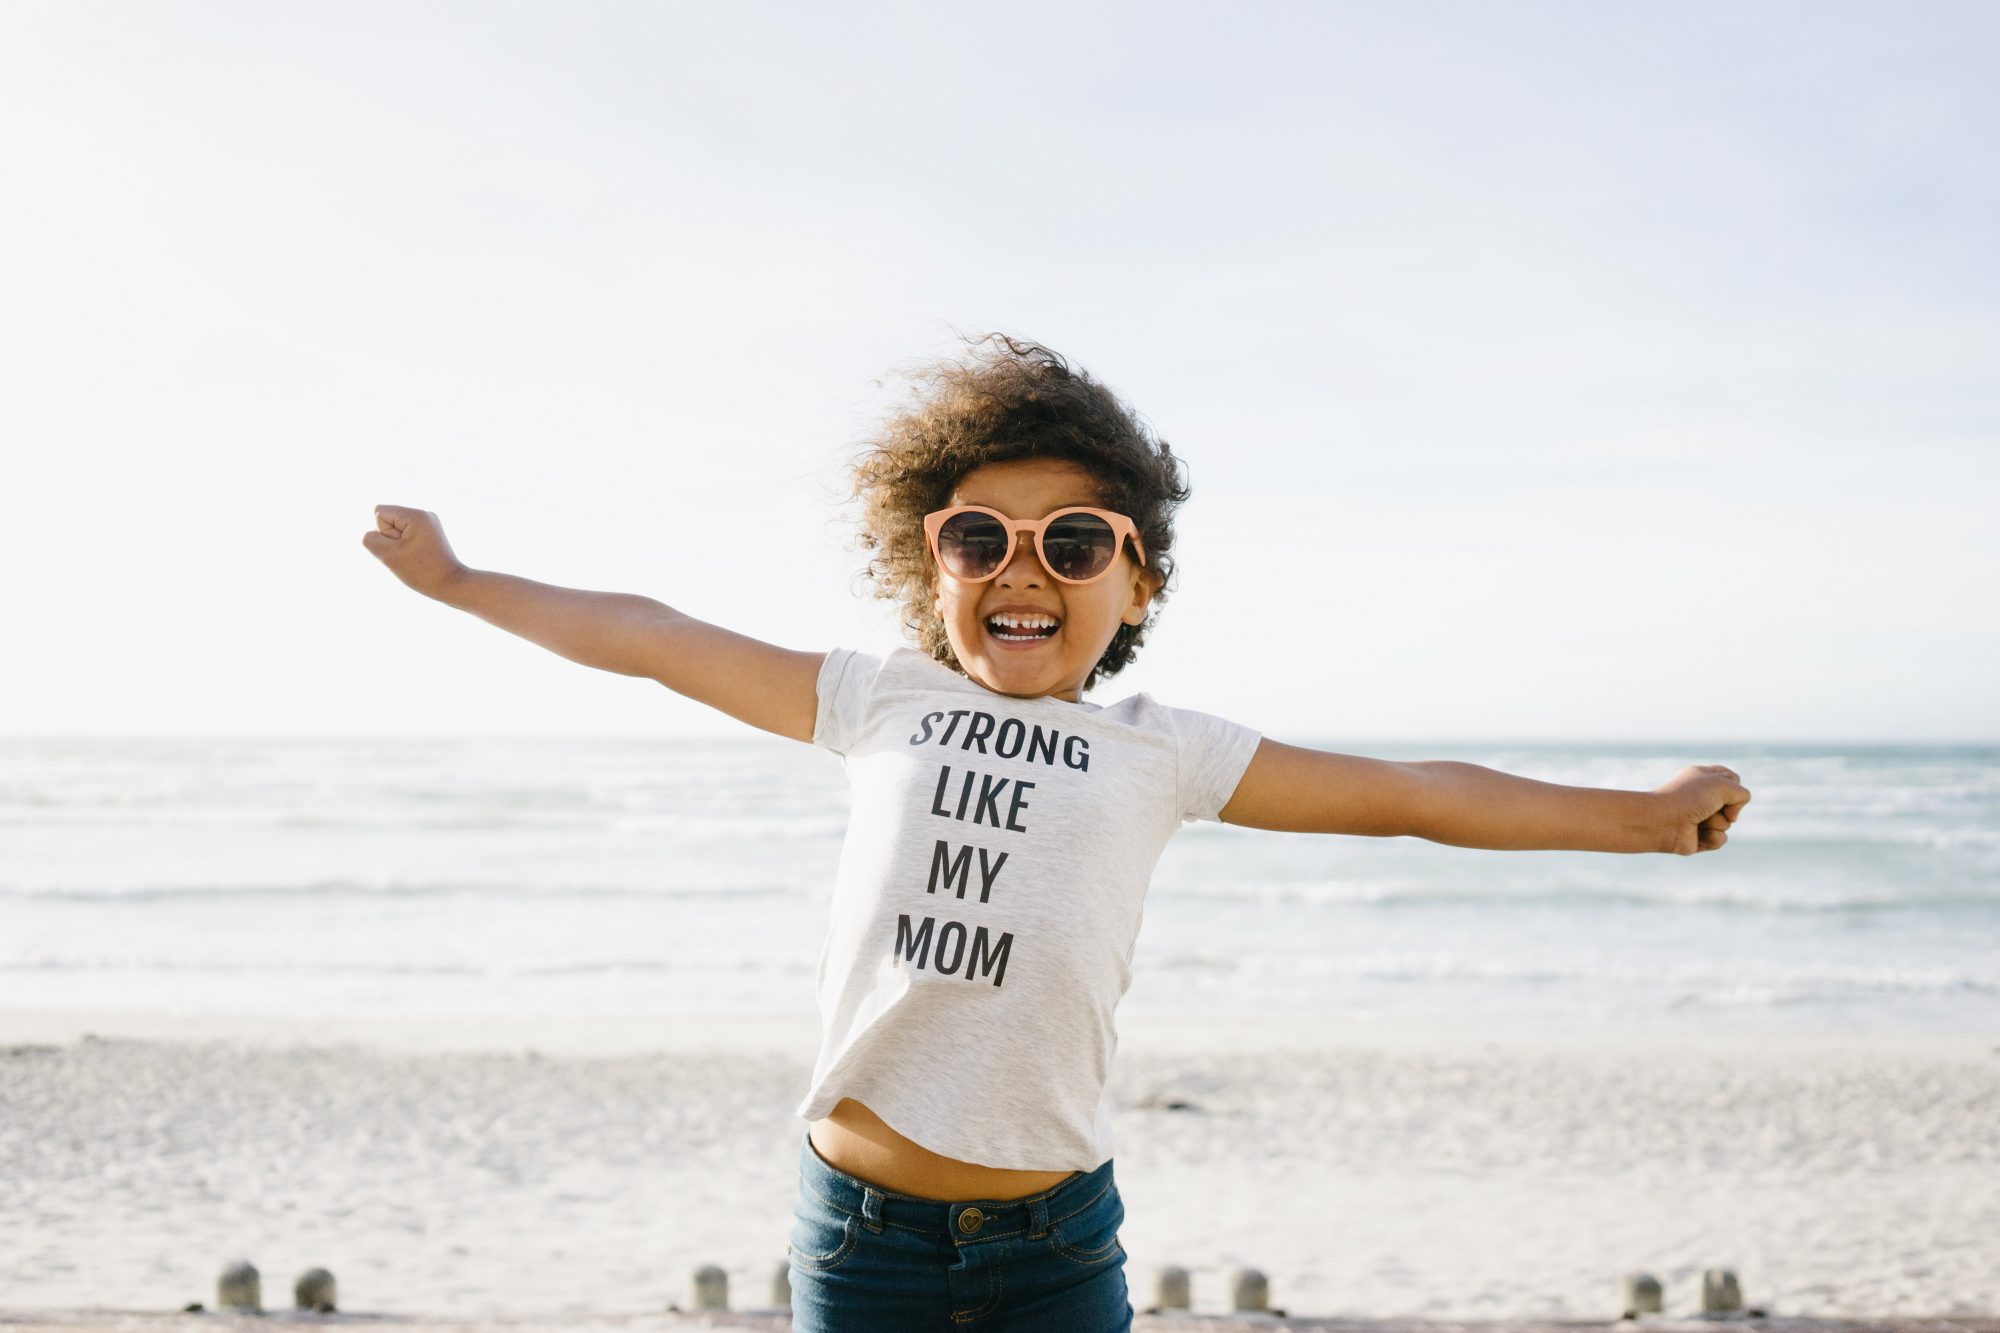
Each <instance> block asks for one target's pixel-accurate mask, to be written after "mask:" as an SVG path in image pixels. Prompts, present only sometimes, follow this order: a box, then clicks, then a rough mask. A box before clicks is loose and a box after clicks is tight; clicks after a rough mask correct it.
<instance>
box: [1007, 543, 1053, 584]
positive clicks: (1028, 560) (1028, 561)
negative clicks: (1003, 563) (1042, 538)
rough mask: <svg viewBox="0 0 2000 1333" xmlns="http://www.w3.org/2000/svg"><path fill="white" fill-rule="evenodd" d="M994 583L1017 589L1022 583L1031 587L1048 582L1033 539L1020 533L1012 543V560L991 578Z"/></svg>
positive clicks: (1047, 576) (1039, 553)
mask: <svg viewBox="0 0 2000 1333" xmlns="http://www.w3.org/2000/svg"><path fill="white" fill-rule="evenodd" d="M993 581H994V582H995V583H999V584H1004V585H1005V586H1007V587H1009V588H1018V587H1020V586H1021V585H1022V584H1023V583H1026V584H1027V585H1028V586H1030V587H1033V586H1036V585H1039V584H1041V583H1043V582H1045V581H1049V574H1048V571H1047V570H1045V569H1043V568H1042V556H1041V552H1039V551H1037V550H1036V549H1035V539H1034V538H1033V537H1031V536H1029V535H1028V534H1027V533H1025V532H1024V533H1022V534H1021V535H1020V536H1019V537H1017V538H1016V539H1015V541H1014V558H1013V559H1012V560H1009V561H1008V562H1007V567H1006V568H1005V569H1003V570H1001V571H1000V572H999V573H998V574H995V575H994V576H993Z"/></svg>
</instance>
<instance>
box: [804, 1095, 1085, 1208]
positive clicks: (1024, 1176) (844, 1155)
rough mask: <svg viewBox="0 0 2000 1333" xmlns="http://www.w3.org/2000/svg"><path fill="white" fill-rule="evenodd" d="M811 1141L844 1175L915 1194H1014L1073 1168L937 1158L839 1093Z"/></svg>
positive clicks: (1046, 1184) (1058, 1179)
mask: <svg viewBox="0 0 2000 1333" xmlns="http://www.w3.org/2000/svg"><path fill="white" fill-rule="evenodd" d="M809 1133H810V1134H811V1137H812V1146H813V1147H814V1149H816V1150H817V1151H818V1153H819V1155H820V1156H821V1157H824V1158H825V1159H826V1160H827V1161H828V1162H829V1163H830V1164H832V1165H833V1166H835V1167H837V1168H839V1169H840V1170H842V1171H845V1172H846V1173H847V1174H848V1175H850V1176H854V1177H857V1178H859V1179H861V1180H865V1181H867V1182H868V1183H869V1184H871V1185H875V1186H878V1187H880V1188H882V1189H885V1190H889V1191H891V1192H892V1193H896V1194H913V1195H915V1196H916V1197H917V1198H919V1199H939V1200H944V1201H955V1200H963V1199H1019V1198H1023V1197H1025V1196H1026V1195H1030V1194H1040V1193H1041V1192H1042V1191H1044V1190H1048V1189H1053V1188H1055V1187H1056V1186H1057V1185H1060V1184H1062V1183H1063V1182H1064V1181H1065V1180H1068V1179H1069V1178H1070V1177H1071V1176H1073V1175H1075V1174H1076V1173H1075V1172H1074V1171H1013V1170H1009V1169H1007V1168H1006V1167H999V1166H979V1165H976V1164H974V1163H972V1162H961V1161H959V1160H958V1159H957V1158H955V1157H942V1156H939V1155H938V1154H937V1153H934V1152H932V1151H931V1150H930V1149H929V1148H925V1147H923V1146H921V1145H919V1144H916V1143H912V1142H911V1141H910V1140H908V1139H906V1138H904V1137H903V1136H902V1135H901V1134H898V1133H897V1132H896V1131H895V1130H893V1129H891V1128H889V1126H888V1125H887V1124H885V1123H884V1122H883V1120H882V1117H880V1116H878V1115H876V1114H875V1113H874V1112H873V1111H871V1110H869V1109H868V1108H867V1107H866V1106H863V1105H862V1104H861V1103H860V1102H857V1101H855V1100H854V1099H853V1098H852V1097H843V1098H841V1099H840V1101H839V1102H838V1103H837V1104H836V1105H835V1106H834V1108H833V1110H831V1111H829V1112H827V1115H826V1119H824V1120H815V1121H813V1123H812V1128H811V1130H810V1131H809Z"/></svg>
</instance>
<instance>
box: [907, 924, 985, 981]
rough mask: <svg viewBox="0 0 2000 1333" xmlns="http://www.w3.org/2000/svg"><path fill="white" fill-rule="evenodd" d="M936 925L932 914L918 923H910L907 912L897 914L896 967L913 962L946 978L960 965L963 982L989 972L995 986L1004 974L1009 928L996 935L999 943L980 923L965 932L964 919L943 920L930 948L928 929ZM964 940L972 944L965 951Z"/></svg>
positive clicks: (953, 974) (953, 973)
mask: <svg viewBox="0 0 2000 1333" xmlns="http://www.w3.org/2000/svg"><path fill="white" fill-rule="evenodd" d="M936 925H937V918H936V917H929V916H927V917H925V918H924V921H923V924H922V925H921V926H912V925H911V924H910V915H909V913H907V912H902V913H898V914H897V917H896V949H895V957H896V960H897V965H898V966H900V965H901V964H903V963H906V962H908V963H915V964H916V965H917V966H918V967H919V968H928V969H930V970H931V971H933V972H942V973H944V974H945V975H946V976H948V977H953V976H957V975H958V974H959V969H960V967H961V966H962V967H963V968H964V969H965V979H966V980H967V981H977V980H979V979H980V978H982V977H984V976H986V975H987V974H988V973H989V972H990V973H992V975H993V984H994V985H996V986H997V985H999V984H1000V982H1001V981H1002V980H1003V979H1004V978H1005V977H1006V975H1007V951H1008V949H1009V948H1011V947H1012V946H1013V943H1014V933H1013V932H1012V931H1008V932H1007V933H1005V934H1003V935H1002V936H1000V942H999V943H998V944H994V943H992V942H991V940H990V938H989V937H988V935H987V933H986V927H984V926H981V927H979V928H978V929H977V930H975V931H971V932H968V931H967V930H966V929H965V923H964V922H962V921H947V922H945V923H944V928H943V929H941V930H939V931H938V932H937V948H936V950H935V951H933V950H932V948H931V930H932V928H933V927H935V926H936ZM968 939H970V940H971V943H972V947H971V949H970V950H969V951H968V950H967V948H966V941H967V940H968Z"/></svg>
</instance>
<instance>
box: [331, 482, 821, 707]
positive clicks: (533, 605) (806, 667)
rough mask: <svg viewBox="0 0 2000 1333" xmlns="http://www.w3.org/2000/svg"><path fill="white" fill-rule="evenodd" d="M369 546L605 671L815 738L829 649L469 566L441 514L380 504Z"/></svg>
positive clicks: (457, 602) (485, 612) (430, 588)
mask: <svg viewBox="0 0 2000 1333" xmlns="http://www.w3.org/2000/svg"><path fill="white" fill-rule="evenodd" d="M361 544H362V545H363V546H365V547H367V548H368V550H369V551H370V552H372V553H373V554H374V555H375V557H376V558H377V559H379V560H381V562H382V563H383V564H385V565H387V566H388V567H389V569H390V571H391V572H392V573H394V574H395V576H396V577H397V578H399V579H401V580H402V581H403V582H404V583H405V584H406V585H408V586H409V587H411V588H413V589H415V590H416V591H418V592H420V593H422V594H424V595H425V596H426V597H430V598H434V599H435V600H437V601H440V602H443V603H444V604H445V605H447V606H455V607H457V608H458V609H460V610H461V611H470V612H471V613H472V614H473V615H476V616H478V617H479V618H480V619H481V620H484V621H486V622H487V623H488V624H492V625H498V626H499V627H500V628H501V629H504V630H507V631H509V632H511V633H514V634H518V635H520V636H521V637H522V638H524V639H528V640H531V641H533V642H535V643H538V644H540V645H541V646H542V647H544V648H547V649H548V650H549V651H550V652H553V653H557V654H560V655H561V656H563V657H567V658H568V659H569V660H570V661H572V662H581V663H582V664H583V665H585V666H588V667H596V668H597V669H598V670H600V671H611V672H615V673H617V674H618V675H621V676H646V677H649V678H651V679H653V680H657V681H659V682H660V684H662V685H664V686H666V687H667V688H668V689H670V690H672V691H674V692H675V693H677V694H684V695H686V696H687V697H688V698H690V699H694V700H697V701H699V702H701V703H705V704H707V705H709V706H710V707H712V708H718V709H720V710H722V711H723V712H725V713H727V714H729V715H730V716H731V717H734V718H737V719H740V720H741V721H744V722H748V723H749V724H750V725H751V726H753V727H761V728H762V729H763V730H765V731H770V732H775V733H777V734H778V735H780V736H789V737H790V738H791V739H793V740H797V741H807V742H810V741H811V740H812V736H813V722H814V719H815V716H816V714H817V711H818V705H819V693H818V691H819V668H820V663H821V662H823V661H824V660H825V657H826V654H824V653H802V652H793V651H791V650H790V649H787V648H779V647H776V646H774V645H772V644H768V643H763V642H761V641H759V640H757V639H752V638H749V637H747V636H745V635H742V634H736V633H733V632H731V631H729V630H726V629H723V628H721V627H720V626H717V625H710V624H707V623H705V622H703V621H700V620H696V619H695V618H694V617H693V616H689V615H684V614H683V613H681V612H679V611H676V610H674V609H673V608H672V607H671V606H668V605H666V604H665V603H663V602H656V601H654V600H653V599H652V598H650V597H641V596H638V595H636V594H633V593H623V592H586V591H584V590H582V589H579V588H558V587H555V586H554V585H552V584H547V583H536V582H535V581H534V580H532V579H524V578H517V577H516V576H514V575H512V574H499V573H495V572H493V571H491V570H485V569H470V568H467V567H466V566H465V565H464V564H462V563H461V562H460V561H459V559H458V557H457V556H456V555H454V554H453V553H452V549H451V545H450V543H449V542H447V541H445V537H444V526H443V525H442V524H440V523H439V522H438V518H437V515H436V514H433V513H430V512H428V511H426V510H422V509H409V508H405V507H404V506H401V505H377V506H375V531H373V532H369V533H365V534H363V536H362V538H361Z"/></svg>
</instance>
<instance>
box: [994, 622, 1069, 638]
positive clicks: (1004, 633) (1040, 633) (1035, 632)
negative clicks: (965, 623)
mask: <svg viewBox="0 0 2000 1333" xmlns="http://www.w3.org/2000/svg"><path fill="white" fill-rule="evenodd" d="M986 632H987V633H988V634H990V635H992V636H993V637H994V638H996V639H998V640H1000V642H1002V643H1038V642H1040V641H1041V640H1043V639H1053V638H1054V637H1055V636H1056V635H1057V634H1059V633H1061V632H1062V626H1061V625H1060V624H1056V625H1051V626H1050V627H1049V628H1047V629H1018V630H1017V629H1009V628H1008V627H1007V626H1005V625H996V624H994V623H993V622H992V621H988V622H986Z"/></svg>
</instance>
